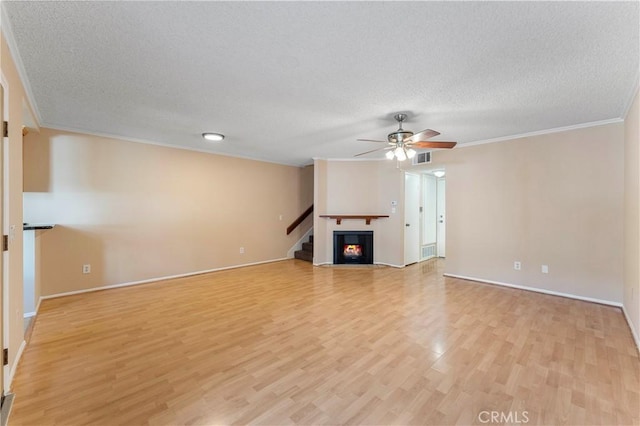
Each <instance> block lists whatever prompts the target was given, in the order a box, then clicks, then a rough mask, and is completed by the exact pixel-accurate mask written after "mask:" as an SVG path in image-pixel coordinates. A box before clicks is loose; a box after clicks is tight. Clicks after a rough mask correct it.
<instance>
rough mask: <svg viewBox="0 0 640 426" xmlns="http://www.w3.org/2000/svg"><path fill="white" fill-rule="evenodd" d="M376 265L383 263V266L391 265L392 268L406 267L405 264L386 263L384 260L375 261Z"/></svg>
mask: <svg viewBox="0 0 640 426" xmlns="http://www.w3.org/2000/svg"><path fill="white" fill-rule="evenodd" d="M374 263H375V264H376V265H383V266H391V267H392V268H399V269H402V268H404V267H405V265H394V264H393V263H384V262H374Z"/></svg>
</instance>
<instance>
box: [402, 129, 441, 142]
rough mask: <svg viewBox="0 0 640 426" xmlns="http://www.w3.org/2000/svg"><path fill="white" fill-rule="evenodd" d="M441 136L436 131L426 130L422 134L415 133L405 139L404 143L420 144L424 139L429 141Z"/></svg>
mask: <svg viewBox="0 0 640 426" xmlns="http://www.w3.org/2000/svg"><path fill="white" fill-rule="evenodd" d="M439 134H440V132H436V131H435V130H431V129H426V130H423V131H421V132H418V133H415V134H414V135H413V136H409V137H408V138H404V140H403V142H419V141H421V140H424V139H429V138H432V137H434V136H438V135H439Z"/></svg>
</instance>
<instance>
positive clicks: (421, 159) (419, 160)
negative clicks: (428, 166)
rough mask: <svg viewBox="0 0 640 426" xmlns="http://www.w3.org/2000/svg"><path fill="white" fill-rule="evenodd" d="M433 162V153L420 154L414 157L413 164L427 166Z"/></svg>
mask: <svg viewBox="0 0 640 426" xmlns="http://www.w3.org/2000/svg"><path fill="white" fill-rule="evenodd" d="M430 162H431V151H428V152H419V153H417V154H416V156H415V157H413V164H425V163H430Z"/></svg>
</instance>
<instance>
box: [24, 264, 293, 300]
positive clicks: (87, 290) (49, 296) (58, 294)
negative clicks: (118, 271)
mask: <svg viewBox="0 0 640 426" xmlns="http://www.w3.org/2000/svg"><path fill="white" fill-rule="evenodd" d="M283 260H288V259H287V258H286V257H283V258H280V259H271V260H263V261H260V262H253V263H244V264H242V265H233V266H224V267H222V268H214V269H207V270H204V271H196V272H187V273H185V274H177V275H170V276H167V277H157V278H149V279H147V280H141V281H132V282H128V283H121V284H112V285H105V286H102V287H93V288H87V289H83V290H75V291H67V292H64V293H56V294H50V295H47V296H40V300H39V301H38V307H37V308H36V312H37V311H38V309H39V308H40V302H41V301H42V300H46V299H55V298H57V297H64V296H73V295H74V294H82V293H91V292H93V291H102V290H109V289H112V288H120V287H130V286H134V285H140V284H149V283H153V282H156V281H166V280H172V279H175V278H184V277H191V276H194V275H202V274H208V273H210V272H218V271H226V270H228V269H237V268H244V267H247V266H254V265H262V264H264V263H273V262H281V261H283Z"/></svg>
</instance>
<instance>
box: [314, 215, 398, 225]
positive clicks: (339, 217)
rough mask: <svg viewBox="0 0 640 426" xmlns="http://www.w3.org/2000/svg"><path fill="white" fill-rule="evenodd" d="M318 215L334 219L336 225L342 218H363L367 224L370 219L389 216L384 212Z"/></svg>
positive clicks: (369, 222)
mask: <svg viewBox="0 0 640 426" xmlns="http://www.w3.org/2000/svg"><path fill="white" fill-rule="evenodd" d="M319 216H320V217H326V218H329V219H335V220H336V224H337V225H340V224H341V223H342V219H360V220H364V221H365V223H366V224H367V225H371V221H372V220H374V219H380V218H384V217H389V215H384V214H321V215H319Z"/></svg>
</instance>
